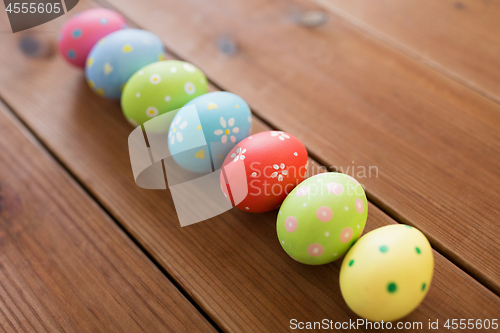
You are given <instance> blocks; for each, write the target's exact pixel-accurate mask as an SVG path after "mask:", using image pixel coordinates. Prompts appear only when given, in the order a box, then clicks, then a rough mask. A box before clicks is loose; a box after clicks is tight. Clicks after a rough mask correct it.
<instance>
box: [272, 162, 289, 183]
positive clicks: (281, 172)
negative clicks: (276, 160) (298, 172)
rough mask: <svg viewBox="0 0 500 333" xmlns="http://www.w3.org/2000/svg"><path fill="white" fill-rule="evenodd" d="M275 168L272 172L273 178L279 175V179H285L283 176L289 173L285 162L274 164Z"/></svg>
mask: <svg viewBox="0 0 500 333" xmlns="http://www.w3.org/2000/svg"><path fill="white" fill-rule="evenodd" d="M273 169H274V170H276V171H275V172H273V173H272V174H271V178H276V177H278V181H279V182H281V181H283V176H286V175H288V171H287V170H285V163H281V164H280V165H278V164H274V165H273Z"/></svg>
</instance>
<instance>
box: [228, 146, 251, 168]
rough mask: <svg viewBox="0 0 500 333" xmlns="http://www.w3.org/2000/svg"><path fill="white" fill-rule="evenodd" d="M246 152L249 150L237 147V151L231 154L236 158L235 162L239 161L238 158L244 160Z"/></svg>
mask: <svg viewBox="0 0 500 333" xmlns="http://www.w3.org/2000/svg"><path fill="white" fill-rule="evenodd" d="M246 152H247V150H246V149H243V150H241V148H238V149H236V153H232V154H231V158H234V160H233V161H234V162H238V160H242V161H243V160H244V159H245V155H243V154H244V153H246ZM254 173H255V172H254Z"/></svg>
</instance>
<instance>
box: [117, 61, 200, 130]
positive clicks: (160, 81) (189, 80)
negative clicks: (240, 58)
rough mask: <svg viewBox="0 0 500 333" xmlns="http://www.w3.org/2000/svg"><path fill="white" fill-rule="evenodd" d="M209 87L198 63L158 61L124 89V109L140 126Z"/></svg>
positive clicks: (137, 74)
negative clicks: (197, 65) (197, 66)
mask: <svg viewBox="0 0 500 333" xmlns="http://www.w3.org/2000/svg"><path fill="white" fill-rule="evenodd" d="M207 91H208V84H207V78H206V77H205V74H203V72H202V71H200V70H199V69H198V68H196V67H195V66H193V65H191V64H190V63H187V62H184V61H177V60H167V61H159V62H156V63H153V64H150V65H148V66H146V67H143V68H142V69H140V70H139V71H137V72H136V73H135V74H134V75H132V77H131V78H130V79H129V81H128V82H127V84H126V85H125V88H124V89H123V94H122V99H121V104H122V110H123V114H124V115H125V118H126V119H127V120H128V122H129V123H130V124H131V125H133V126H139V125H142V124H144V123H145V122H147V121H148V120H150V119H152V118H154V117H157V116H158V115H161V114H164V113H166V112H169V111H172V110H177V109H180V108H181V107H183V106H184V105H185V104H186V103H187V102H189V101H191V100H192V99H194V98H195V97H198V96H200V95H203V94H206V93H207ZM165 130H168V128H166V129H165Z"/></svg>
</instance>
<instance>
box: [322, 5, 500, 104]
mask: <svg viewBox="0 0 500 333" xmlns="http://www.w3.org/2000/svg"><path fill="white" fill-rule="evenodd" d="M313 1H314V2H316V3H317V4H319V5H320V6H322V7H323V8H326V9H328V10H330V11H332V12H333V13H335V14H337V15H340V16H342V17H344V18H345V19H347V20H348V21H350V22H352V23H353V24H355V25H358V26H359V27H361V28H362V29H364V30H366V31H368V32H369V33H371V34H373V35H374V36H376V38H380V39H382V40H383V41H384V42H386V43H389V44H390V45H391V46H393V47H395V48H397V49H399V50H402V51H403V52H405V53H407V54H409V55H411V56H412V57H415V58H417V59H419V61H422V62H424V63H426V64H427V65H430V66H432V67H434V68H435V69H437V70H439V71H441V72H443V73H445V74H446V75H449V76H451V77H453V78H454V79H456V80H458V81H460V82H461V83H463V84H464V85H466V86H468V87H471V88H473V89H474V90H476V91H478V92H479V93H481V94H484V95H485V96H488V97H489V98H491V99H494V100H495V101H496V102H500V57H499V56H498V55H499V54H500V20H499V19H498V17H500V2H499V1H489V0H486V1H476V0H459V1H458V0H445V1H432V0H424V1H419V0H410V1H390V0H382V1H370V0H356V1H344V0H313Z"/></svg>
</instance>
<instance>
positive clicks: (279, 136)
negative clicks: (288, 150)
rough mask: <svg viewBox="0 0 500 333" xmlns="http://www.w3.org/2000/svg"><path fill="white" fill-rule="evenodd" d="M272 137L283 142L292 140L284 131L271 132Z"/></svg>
mask: <svg viewBox="0 0 500 333" xmlns="http://www.w3.org/2000/svg"><path fill="white" fill-rule="evenodd" d="M271 136H277V137H278V138H279V139H280V140H281V141H284V140H285V139H290V137H289V136H288V135H287V134H285V132H282V131H271Z"/></svg>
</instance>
